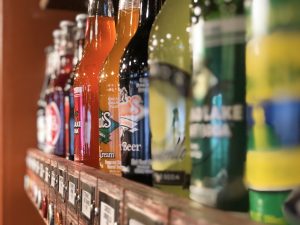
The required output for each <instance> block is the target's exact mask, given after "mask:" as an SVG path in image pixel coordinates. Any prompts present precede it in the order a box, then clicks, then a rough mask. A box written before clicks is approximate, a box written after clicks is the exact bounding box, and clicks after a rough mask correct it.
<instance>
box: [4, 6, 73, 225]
mask: <svg viewBox="0 0 300 225" xmlns="http://www.w3.org/2000/svg"><path fill="white" fill-rule="evenodd" d="M1 3H2V4H3V10H1V11H2V12H3V13H2V14H1V16H0V18H3V20H2V19H1V21H0V22H1V25H0V27H1V26H3V35H1V33H0V42H1V45H2V46H3V48H0V49H1V51H2V54H1V56H2V55H3V57H1V56H0V71H1V73H0V92H1V93H0V109H1V110H2V112H3V118H2V121H1V113H0V124H1V125H0V157H1V159H0V160H2V162H1V161H0V163H1V164H0V166H1V167H2V168H1V169H0V171H1V172H2V173H3V175H2V176H1V179H2V182H1V181H0V184H3V186H2V187H3V191H1V188H0V192H1V193H0V201H1V203H2V204H3V207H2V208H1V204H0V210H1V213H3V214H2V215H3V216H4V218H3V223H2V224H1V222H0V225H16V224H23V225H33V224H34V225H39V224H43V223H42V221H41V219H40V218H39V216H38V213H37V212H36V210H35V209H34V208H33V207H32V205H31V204H30V202H29V200H28V198H26V195H25V192H24V190H23V176H24V174H25V161H24V160H25V153H26V149H27V148H28V147H32V146H36V125H35V124H36V101H37V98H38V95H39V92H40V88H41V85H42V81H43V78H44V77H43V76H44V61H45V58H44V47H45V46H47V45H49V44H50V43H51V41H52V35H51V33H52V30H53V29H54V28H56V27H57V25H58V22H59V21H60V20H61V19H74V16H75V14H74V13H70V12H66V11H54V10H53V11H52V10H51V11H42V10H41V9H40V8H39V1H38V0H27V1H20V0H1ZM0 47H1V46H0ZM1 68H2V69H1ZM1 81H2V82H1ZM1 83H2V84H3V87H1ZM1 96H3V101H2V102H1ZM1 194H2V195H3V196H2V198H1ZM1 213H0V216H1ZM0 219H1V217H0Z"/></svg>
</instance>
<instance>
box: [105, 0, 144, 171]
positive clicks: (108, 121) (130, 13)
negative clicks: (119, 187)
mask: <svg viewBox="0 0 300 225" xmlns="http://www.w3.org/2000/svg"><path fill="white" fill-rule="evenodd" d="M139 15H140V0H121V1H120V3H119V14H118V22H117V26H116V27H117V39H116V43H115V45H114V47H113V49H112V51H111V53H110V54H109V56H108V58H107V60H106V62H105V65H104V67H103V70H102V72H101V74H100V82H99V104H100V111H99V140H100V145H99V152H100V169H101V170H102V171H104V172H106V173H110V174H114V175H118V176H121V175H122V168H121V146H120V130H119V129H120V126H119V69H120V68H119V67H120V59H121V57H122V55H123V53H124V51H125V48H126V46H127V45H128V43H129V41H130V40H131V38H132V37H133V35H134V34H135V32H136V30H137V27H138V22H139Z"/></svg>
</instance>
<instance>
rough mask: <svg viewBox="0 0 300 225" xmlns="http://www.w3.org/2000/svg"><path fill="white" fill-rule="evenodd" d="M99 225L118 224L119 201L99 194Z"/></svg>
mask: <svg viewBox="0 0 300 225" xmlns="http://www.w3.org/2000/svg"><path fill="white" fill-rule="evenodd" d="M99 199H100V222H99V224H100V225H114V224H118V223H119V220H120V214H119V210H120V201H118V200H116V199H114V198H112V197H111V196H109V195H107V194H105V193H103V192H100V193H99Z"/></svg>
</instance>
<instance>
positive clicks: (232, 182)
mask: <svg viewBox="0 0 300 225" xmlns="http://www.w3.org/2000/svg"><path fill="white" fill-rule="evenodd" d="M191 21H192V26H191V37H192V38H191V46H192V48H191V49H192V52H193V54H192V55H193V77H192V94H193V100H192V108H191V113H190V139H191V158H192V173H191V186H190V198H191V199H193V200H195V201H197V202H200V203H202V204H205V205H208V206H211V207H216V208H220V209H224V210H233V211H246V210H247V208H248V193H247V191H246V188H245V186H244V184H243V175H244V164H245V157H246V112H245V111H246V110H245V26H246V25H245V19H244V5H243V0H228V1H225V0H198V1H197V0H195V1H193V9H192V16H191Z"/></svg>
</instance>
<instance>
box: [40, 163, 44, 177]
mask: <svg viewBox="0 0 300 225" xmlns="http://www.w3.org/2000/svg"><path fill="white" fill-rule="evenodd" d="M43 175H44V165H43V164H40V177H41V178H42V177H43Z"/></svg>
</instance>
